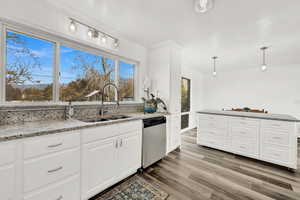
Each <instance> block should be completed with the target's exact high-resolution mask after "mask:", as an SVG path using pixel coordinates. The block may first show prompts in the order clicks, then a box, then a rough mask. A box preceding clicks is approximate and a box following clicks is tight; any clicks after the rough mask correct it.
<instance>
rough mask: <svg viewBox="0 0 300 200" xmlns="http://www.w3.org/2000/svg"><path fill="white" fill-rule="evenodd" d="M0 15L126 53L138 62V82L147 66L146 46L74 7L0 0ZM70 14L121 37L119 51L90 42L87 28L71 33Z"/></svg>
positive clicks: (41, 1)
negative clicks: (99, 22) (110, 28)
mask: <svg viewBox="0 0 300 200" xmlns="http://www.w3.org/2000/svg"><path fill="white" fill-rule="evenodd" d="M0 5H1V6H0V17H1V18H6V19H9V20H13V21H15V22H19V23H22V24H26V25H29V26H33V27H35V28H37V29H41V30H44V31H47V32H50V33H53V34H56V35H59V36H62V37H66V38H68V39H73V40H75V41H78V42H80V43H85V44H87V45H90V46H93V47H96V48H99V49H102V50H103V49H104V50H106V51H110V52H112V53H114V54H117V55H119V56H122V57H126V58H129V59H132V60H135V61H138V62H140V66H139V67H140V68H139V85H142V81H143V79H144V75H145V73H146V67H147V49H146V48H145V47H143V46H141V45H139V44H136V43H134V42H131V41H129V40H127V39H126V38H124V37H123V36H122V35H119V34H118V33H116V32H115V31H114V30H109V29H107V28H106V29H105V28H103V27H101V26H100V25H99V24H97V21H95V20H93V19H89V18H88V17H86V16H83V15H81V14H80V13H76V12H75V11H74V10H71V9H70V10H67V9H62V8H58V7H56V6H54V5H52V4H49V2H48V1H47V0H26V1H21V0H9V1H8V0H0ZM69 17H75V18H76V19H78V20H82V21H83V22H85V23H87V24H90V25H91V26H94V27H96V28H98V29H99V30H102V31H104V32H107V33H111V34H113V35H114V36H117V37H118V38H119V39H120V48H119V50H118V51H113V50H110V49H107V48H106V47H103V46H102V47H101V46H99V44H96V43H95V42H91V40H89V39H88V38H87V34H86V30H82V31H78V32H77V33H76V34H73V33H70V32H69V30H68V24H69V19H68V18H69ZM141 94H142V88H140V90H139V91H138V96H141Z"/></svg>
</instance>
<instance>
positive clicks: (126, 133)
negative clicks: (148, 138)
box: [82, 121, 142, 200]
mask: <svg viewBox="0 0 300 200" xmlns="http://www.w3.org/2000/svg"><path fill="white" fill-rule="evenodd" d="M124 125H125V126H127V127H128V129H123V128H121V127H120V126H124ZM129 126H130V128H129ZM92 134H94V136H95V137H91V138H85V137H90V136H91V135H92ZM105 135H113V137H109V138H105ZM82 137H83V141H86V143H84V144H83V153H82V195H83V196H82V199H85V200H86V199H89V198H90V197H92V196H94V195H96V194H98V193H99V192H101V191H103V190H104V189H106V188H108V187H110V186H112V185H113V184H115V183H117V182H118V181H120V180H122V179H124V178H126V177H127V176H129V175H131V174H134V173H135V172H136V171H137V169H139V168H140V167H141V145H142V142H141V141H142V124H141V122H140V121H138V122H129V123H127V124H119V125H118V124H115V125H109V126H105V127H98V128H92V129H86V130H83V132H82Z"/></svg>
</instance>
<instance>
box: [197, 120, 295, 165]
mask: <svg viewBox="0 0 300 200" xmlns="http://www.w3.org/2000/svg"><path fill="white" fill-rule="evenodd" d="M296 127H297V126H296V122H290V121H284V120H282V121H280V120H269V119H261V118H253V117H235V116H225V115H224V116H222V115H213V114H198V134H197V143H198V144H199V145H203V146H208V147H212V148H216V149H220V150H224V151H228V152H232V153H235V154H239V155H242V156H247V157H251V158H255V159H259V160H263V161H267V162H271V163H274V164H278V165H282V166H286V167H288V168H293V169H296V168H297V129H296Z"/></svg>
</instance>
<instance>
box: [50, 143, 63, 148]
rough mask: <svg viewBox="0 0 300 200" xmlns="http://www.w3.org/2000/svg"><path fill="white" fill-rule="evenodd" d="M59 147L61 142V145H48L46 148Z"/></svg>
mask: <svg viewBox="0 0 300 200" xmlns="http://www.w3.org/2000/svg"><path fill="white" fill-rule="evenodd" d="M61 145H63V143H62V142H61V143H58V144H53V145H49V146H48V148H56V147H59V146H61Z"/></svg>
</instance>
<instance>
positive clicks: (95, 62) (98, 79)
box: [60, 46, 115, 101]
mask: <svg viewBox="0 0 300 200" xmlns="http://www.w3.org/2000/svg"><path fill="white" fill-rule="evenodd" d="M114 71H115V70H114V60H111V59H108V58H104V57H101V56H97V55H94V54H90V53H87V52H83V51H80V50H77V49H72V48H69V47H65V46H61V48H60V100H61V101H71V100H72V101H96V100H100V99H99V94H97V95H90V94H92V93H93V92H95V91H99V90H100V89H101V88H102V87H103V86H104V84H105V83H108V82H111V81H114V74H115V73H114ZM111 93H114V92H110V93H109V97H111V99H113V98H114V96H112V94H111ZM87 96H89V97H87Z"/></svg>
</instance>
